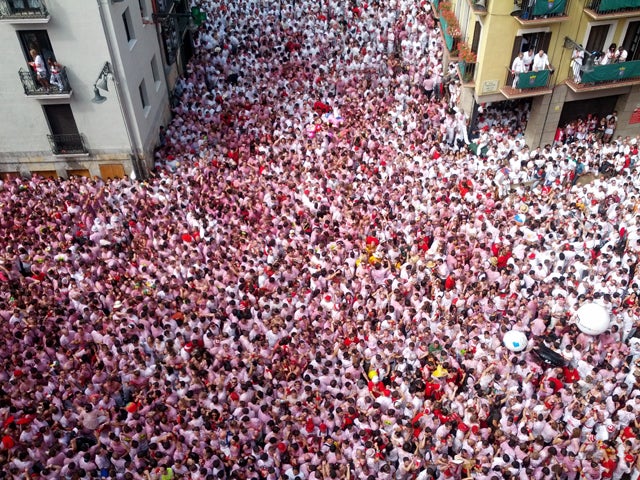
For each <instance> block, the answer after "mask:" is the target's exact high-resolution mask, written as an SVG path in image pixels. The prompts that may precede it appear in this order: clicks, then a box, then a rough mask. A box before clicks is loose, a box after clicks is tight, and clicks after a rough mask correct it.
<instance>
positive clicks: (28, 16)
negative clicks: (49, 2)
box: [0, 0, 49, 24]
mask: <svg viewBox="0 0 640 480" xmlns="http://www.w3.org/2000/svg"><path fill="white" fill-rule="evenodd" d="M0 22H5V23H16V24H22V23H25V24H28V23H47V22H49V11H48V10H47V6H46V5H45V3H44V0H0Z"/></svg>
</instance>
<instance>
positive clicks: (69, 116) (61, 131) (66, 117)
mask: <svg viewBox="0 0 640 480" xmlns="http://www.w3.org/2000/svg"><path fill="white" fill-rule="evenodd" d="M42 108H43V109H44V114H45V116H46V117H47V123H48V124H49V131H50V132H51V135H49V141H50V143H51V149H52V151H53V153H54V154H63V153H86V149H85V147H84V143H83V141H82V136H81V135H80V132H79V131H78V126H77V125H76V120H75V118H73V112H72V111H71V106H70V105H64V104H62V105H43V106H42Z"/></svg>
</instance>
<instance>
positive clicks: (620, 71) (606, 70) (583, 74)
mask: <svg viewBox="0 0 640 480" xmlns="http://www.w3.org/2000/svg"><path fill="white" fill-rule="evenodd" d="M569 79H570V80H573V82H574V83H576V84H580V85H583V86H586V85H604V84H609V83H611V84H614V85H613V86H615V84H616V83H620V82H634V83H637V82H640V60H634V61H631V62H620V63H610V64H608V65H594V66H593V69H591V70H589V71H580V70H578V69H575V70H574V69H573V68H572V69H571V70H570V72H569Z"/></svg>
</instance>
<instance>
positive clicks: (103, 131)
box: [0, 0, 170, 174]
mask: <svg viewBox="0 0 640 480" xmlns="http://www.w3.org/2000/svg"><path fill="white" fill-rule="evenodd" d="M45 2H46V5H47V8H48V10H49V14H50V19H49V21H48V23H35V22H34V23H19V24H17V23H12V22H9V21H6V20H5V21H1V22H0V42H1V43H0V45H2V48H1V49H0V64H1V65H2V68H1V69H0V114H1V115H0V171H22V172H26V171H29V170H37V169H46V168H49V167H50V166H51V165H53V164H56V163H64V162H66V159H65V158H61V157H59V156H54V155H52V153H51V148H50V145H49V142H48V139H47V134H49V133H50V130H49V127H48V124H47V120H46V116H45V114H44V111H43V105H46V104H50V103H64V104H69V105H70V107H71V110H72V112H73V115H74V118H75V122H76V124H77V126H78V131H79V132H80V133H81V134H83V137H84V139H85V143H86V146H87V148H88V150H89V155H88V158H86V159H82V158H75V159H74V160H73V167H75V168H78V167H84V166H86V164H89V163H91V162H93V163H95V162H96V161H109V160H110V159H111V160H114V159H115V160H117V161H118V162H120V163H122V162H123V160H124V162H125V163H126V161H128V156H129V154H130V153H131V151H132V148H131V142H133V144H134V145H135V147H137V149H138V152H139V153H140V154H141V155H142V156H145V155H146V156H147V157H150V156H151V155H150V154H151V152H152V150H153V147H154V146H155V145H156V143H157V138H158V129H159V126H160V125H161V124H163V123H166V121H168V118H169V116H170V110H169V106H168V96H167V89H166V84H165V79H164V74H163V70H162V58H161V53H160V47H159V44H158V38H157V34H156V28H155V25H154V24H153V23H149V24H144V23H143V19H142V17H141V12H140V8H139V5H138V0H125V1H123V2H118V3H111V1H110V0H82V1H78V0H45ZM145 2H146V4H145V6H146V7H147V12H148V14H149V17H150V12H151V2H150V0H145ZM100 4H102V6H101V5H100ZM100 8H102V9H103V10H102V11H103V13H104V17H105V19H106V27H107V30H106V31H105V28H104V26H103V21H102V20H101V17H100ZM125 8H129V9H130V13H131V20H132V22H131V23H132V25H131V26H132V28H133V31H134V32H135V36H136V41H135V43H134V44H132V45H131V46H130V45H129V44H128V43H127V41H126V33H125V31H124V25H123V23H122V12H123V11H124V10H125ZM20 30H46V31H47V33H48V37H49V40H50V43H51V46H52V49H53V51H54V53H55V56H56V59H57V61H58V62H59V63H61V64H62V65H64V66H65V67H66V71H67V76H68V78H69V83H70V85H71V88H72V90H73V94H72V96H71V98H70V99H53V98H50V97H47V98H45V99H42V97H39V98H38V99H36V98H33V97H27V96H26V95H25V94H24V91H23V88H22V84H21V82H20V78H19V76H18V70H19V69H20V68H25V69H27V68H29V67H28V65H27V60H26V59H25V56H24V53H23V49H22V46H21V43H20V40H19V36H18V33H17V32H18V31H20ZM108 39H110V40H111V41H112V44H113V45H114V48H112V49H111V50H110V49H109V47H108V43H107V42H108ZM154 55H155V57H156V59H157V64H158V73H159V76H160V78H159V79H158V81H154V78H153V73H152V69H151V58H152V57H153V56H154ZM107 61H108V62H110V63H111V64H112V65H114V66H116V71H117V73H118V74H119V75H120V82H119V86H120V89H119V92H120V95H119V96H118V95H117V92H116V85H115V83H114V78H113V77H111V78H110V79H109V91H108V92H104V91H101V94H102V95H104V96H105V97H107V101H106V102H104V103H101V104H94V103H92V102H91V100H92V99H93V97H94V92H93V85H94V83H95V82H96V80H97V78H98V76H99V74H100V71H101V69H102V67H103V65H104V63H105V62H107ZM142 79H144V81H145V83H146V91H147V98H148V102H149V107H148V108H146V109H143V107H142V104H141V101H140V95H139V89H138V86H139V85H140V82H141V81H142ZM119 100H120V101H121V102H122V103H120V101H119ZM121 107H124V111H125V112H128V113H129V114H130V117H131V121H130V122H129V129H128V130H129V131H128V130H127V126H126V124H125V121H124V120H123V110H122V109H121ZM130 137H131V142H130ZM18 163H20V164H21V165H17V164H18ZM47 163H48V164H49V167H47V166H43V165H44V164H47ZM79 163H82V164H83V165H79ZM56 168H57V169H58V170H59V171H60V172H64V166H63V167H61V168H58V167H56ZM125 168H126V171H127V173H129V172H130V170H131V165H126V166H125ZM91 170H92V173H94V174H97V169H96V167H95V166H94V167H92V168H91Z"/></svg>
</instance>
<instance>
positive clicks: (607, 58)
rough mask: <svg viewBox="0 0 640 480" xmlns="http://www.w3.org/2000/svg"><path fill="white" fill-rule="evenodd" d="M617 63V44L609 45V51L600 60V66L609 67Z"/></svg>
mask: <svg viewBox="0 0 640 480" xmlns="http://www.w3.org/2000/svg"><path fill="white" fill-rule="evenodd" d="M615 61H616V44H615V43H612V44H611V45H609V50H607V52H606V53H605V54H604V55H603V56H602V58H601V59H600V65H609V64H610V63H614V62H615Z"/></svg>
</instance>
